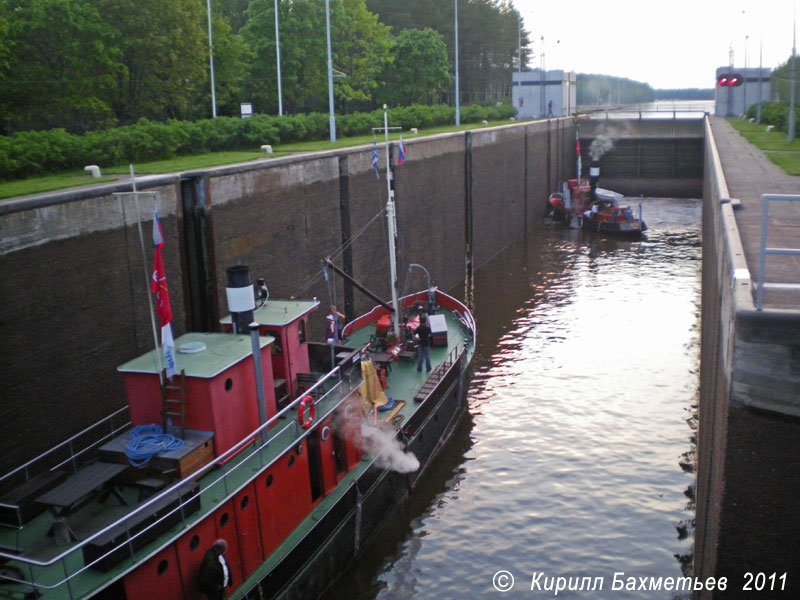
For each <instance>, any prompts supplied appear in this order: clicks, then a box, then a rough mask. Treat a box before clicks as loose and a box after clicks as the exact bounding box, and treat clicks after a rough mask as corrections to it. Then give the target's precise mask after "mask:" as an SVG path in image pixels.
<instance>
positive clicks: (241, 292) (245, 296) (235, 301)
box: [225, 285, 256, 313]
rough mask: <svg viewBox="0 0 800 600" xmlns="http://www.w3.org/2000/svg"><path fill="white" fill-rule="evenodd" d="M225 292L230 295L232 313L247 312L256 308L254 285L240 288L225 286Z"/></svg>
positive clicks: (229, 307)
mask: <svg viewBox="0 0 800 600" xmlns="http://www.w3.org/2000/svg"><path fill="white" fill-rule="evenodd" d="M225 294H226V295H227V296H228V310H229V311H231V312H232V313H241V312H247V311H248V310H254V309H255V307H256V301H255V296H254V294H253V286H252V285H248V286H246V287H240V288H230V287H229V288H225Z"/></svg>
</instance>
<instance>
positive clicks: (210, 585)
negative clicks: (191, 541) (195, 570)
mask: <svg viewBox="0 0 800 600" xmlns="http://www.w3.org/2000/svg"><path fill="white" fill-rule="evenodd" d="M227 550H228V542H226V541H225V540H223V539H219V540H217V541H216V542H214V545H213V546H211V548H210V549H209V551H208V552H206V555H205V557H203V564H202V565H200V573H199V574H198V581H197V588H198V589H199V590H200V591H201V592H202V593H203V594H205V595H206V597H207V598H208V599H209V600H224V598H225V588H226V587H231V586H232V585H233V575H232V574H231V566H230V565H229V564H228V559H227V558H225V552H226V551H227Z"/></svg>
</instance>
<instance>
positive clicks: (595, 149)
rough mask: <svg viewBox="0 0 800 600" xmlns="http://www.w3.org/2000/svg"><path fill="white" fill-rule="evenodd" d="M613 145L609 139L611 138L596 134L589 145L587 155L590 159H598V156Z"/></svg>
mask: <svg viewBox="0 0 800 600" xmlns="http://www.w3.org/2000/svg"><path fill="white" fill-rule="evenodd" d="M613 147H614V142H612V141H611V138H609V137H608V136H605V135H598V136H597V137H596V138H594V140H592V144H591V145H590V146H589V156H591V157H592V160H600V157H601V156H603V154H605V153H606V152H608V151H609V150H611V149H612V148H613Z"/></svg>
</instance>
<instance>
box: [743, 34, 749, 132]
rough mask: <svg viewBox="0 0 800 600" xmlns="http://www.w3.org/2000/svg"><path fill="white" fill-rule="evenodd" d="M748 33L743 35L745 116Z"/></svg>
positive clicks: (745, 107)
mask: <svg viewBox="0 0 800 600" xmlns="http://www.w3.org/2000/svg"><path fill="white" fill-rule="evenodd" d="M749 39H750V36H749V35H745V36H744V115H745V116H747V40H749Z"/></svg>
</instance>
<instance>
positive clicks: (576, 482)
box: [336, 200, 701, 599]
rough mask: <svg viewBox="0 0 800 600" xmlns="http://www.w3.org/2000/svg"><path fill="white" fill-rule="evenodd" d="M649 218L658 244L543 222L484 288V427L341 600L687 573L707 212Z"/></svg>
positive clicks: (661, 205) (663, 205)
mask: <svg viewBox="0 0 800 600" xmlns="http://www.w3.org/2000/svg"><path fill="white" fill-rule="evenodd" d="M645 210H646V214H647V220H648V224H649V225H650V230H649V231H648V233H647V237H646V239H644V240H642V241H618V240H613V239H603V238H599V237H593V236H592V235H591V234H586V233H583V232H580V231H570V230H565V229H562V228H561V227H560V226H559V225H557V224H550V223H543V224H542V225H541V227H539V228H537V229H536V230H535V231H534V232H533V234H532V236H531V239H529V240H528V241H527V242H520V243H519V244H517V245H515V246H514V247H512V248H510V249H509V251H507V252H505V253H503V254H502V255H501V256H499V257H497V259H496V260H494V261H493V262H492V263H491V264H490V265H488V266H486V267H484V268H483V269H481V270H480V271H479V272H478V273H477V274H476V278H475V289H474V299H475V313H476V318H477V320H478V324H479V345H478V349H477V354H476V358H475V364H474V372H475V375H474V378H473V381H472V384H471V387H470V391H469V402H470V412H471V415H470V417H469V418H468V419H467V420H466V421H465V422H464V423H462V427H461V428H460V429H459V431H458V432H457V434H456V435H455V436H454V439H453V443H452V444H451V445H449V446H447V449H446V450H447V452H446V454H445V455H444V456H443V457H442V459H441V461H440V463H439V464H438V465H437V469H436V472H435V474H434V473H432V474H431V476H429V477H427V478H426V480H425V481H424V482H423V485H421V486H418V488H417V490H415V493H414V495H413V499H412V503H411V505H410V506H409V507H408V508H407V509H405V512H404V514H403V515H401V516H400V518H398V519H393V520H392V524H391V530H390V531H389V532H388V533H387V532H382V533H381V535H380V536H379V537H380V543H379V544H377V545H375V546H373V547H371V548H370V549H369V556H370V558H368V559H367V560H366V562H365V563H363V564H362V566H361V567H359V569H357V571H356V572H355V573H354V574H353V576H352V577H348V581H349V583H348V584H347V585H345V586H344V587H343V588H341V589H340V590H339V593H340V594H342V595H339V596H336V597H341V598H345V597H347V598H364V599H366V598H387V599H388V598H393V599H395V598H396V599H404V598H465V597H469V598H475V597H483V596H487V597H488V596H490V595H491V596H494V595H496V593H497V592H496V591H494V589H493V588H492V575H493V574H494V573H495V572H496V571H498V570H499V569H507V570H509V571H511V572H512V573H514V574H515V576H516V577H517V582H518V583H517V586H516V587H515V589H514V590H513V593H512V594H509V595H513V596H515V597H517V596H520V595H523V594H530V593H531V592H530V582H531V577H532V574H533V573H535V572H543V573H545V574H546V575H547V576H554V577H555V576H565V577H569V576H572V577H579V576H591V577H603V578H604V579H605V580H606V589H608V588H610V585H611V579H612V577H613V574H614V572H618V571H623V572H625V573H626V575H628V576H636V577H645V576H647V577H651V576H652V577H659V576H663V577H667V576H679V575H680V574H681V568H682V567H685V566H686V562H687V558H686V557H687V555H689V554H690V549H691V543H692V535H691V522H692V519H693V505H692V489H691V484H692V473H691V468H692V454H691V452H692V445H691V440H692V436H693V435H694V431H693V429H692V427H691V425H692V422H693V418H694V415H693V412H692V411H693V404H694V403H695V402H696V393H697V366H698V360H699V359H698V345H699V302H700V297H699V290H700V255H701V249H700V242H699V224H700V206H699V203H698V202H693V201H692V202H688V201H667V200H646V201H645ZM687 466H688V470H687V468H686V467H687ZM676 557H681V558H680V560H676ZM604 593H605V592H604ZM641 594H643V592H638V593H637V592H625V591H615V592H613V597H614V598H637V597H644V596H642V595H641ZM646 595H647V597H648V598H659V597H661V598H665V599H667V598H672V597H673V596H672V594H671V593H670V592H664V593H663V595H661V596H659V593H653V592H649V593H647V594H646ZM601 596H602V595H601ZM601 596H597V597H601ZM559 597H564V598H578V597H587V596H586V592H585V591H584V592H574V591H573V592H569V591H564V592H561V593H560V594H559ZM606 597H610V596H606Z"/></svg>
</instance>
